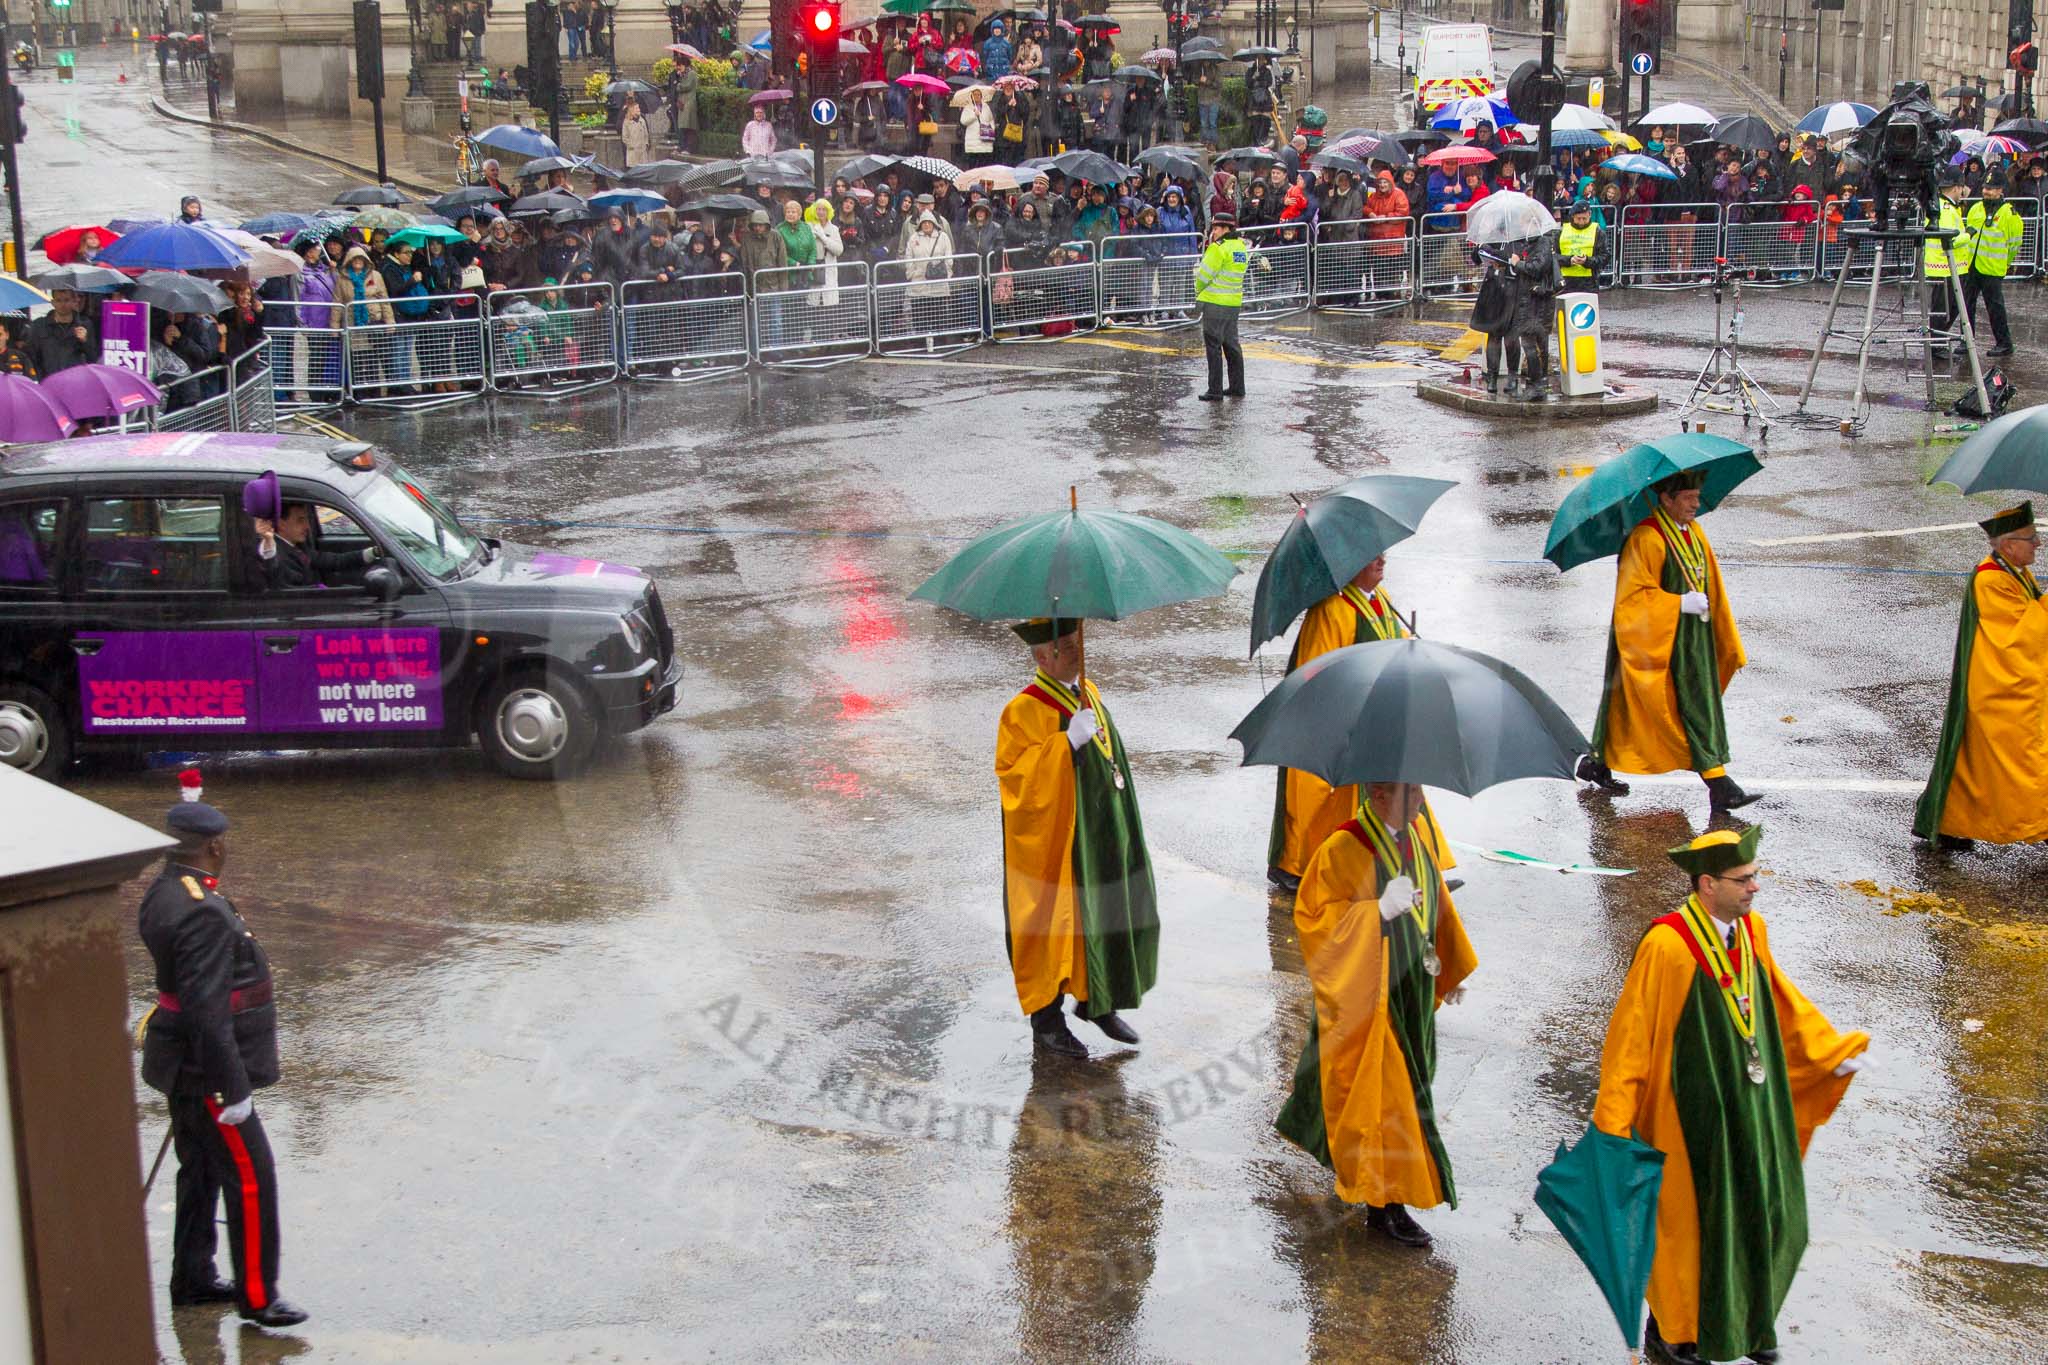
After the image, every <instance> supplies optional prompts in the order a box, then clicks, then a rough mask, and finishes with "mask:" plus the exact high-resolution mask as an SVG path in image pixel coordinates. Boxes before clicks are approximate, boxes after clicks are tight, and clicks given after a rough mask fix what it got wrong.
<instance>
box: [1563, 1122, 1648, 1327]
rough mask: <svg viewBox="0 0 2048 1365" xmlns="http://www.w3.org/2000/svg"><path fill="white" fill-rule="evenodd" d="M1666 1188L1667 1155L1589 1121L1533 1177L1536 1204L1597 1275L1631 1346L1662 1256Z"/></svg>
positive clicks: (1602, 1290) (1594, 1274)
mask: <svg viewBox="0 0 2048 1365" xmlns="http://www.w3.org/2000/svg"><path fill="white" fill-rule="evenodd" d="M1663 1184H1664V1153H1662V1152H1660V1151H1658V1150H1657V1149H1656V1148H1655V1147H1652V1146H1650V1145H1649V1144H1648V1143H1644V1142H1637V1141H1636V1140H1635V1139H1634V1138H1618V1137H1614V1136H1612V1135H1611V1134H1608V1133H1603V1132H1601V1131H1600V1130H1599V1129H1598V1128H1595V1127H1594V1126H1593V1125H1592V1124H1590V1123H1589V1124H1587V1125H1586V1132H1585V1135H1584V1136H1583V1137H1581V1138H1580V1139H1579V1141H1578V1145H1577V1146H1575V1147H1572V1148H1570V1149H1567V1148H1566V1147H1565V1145H1564V1144H1563V1143H1561V1142H1560V1143H1559V1144H1557V1158H1556V1159H1555V1160H1554V1161H1552V1162H1551V1163H1550V1164H1549V1165H1548V1166H1545V1167H1544V1168H1543V1170H1542V1171H1541V1172H1540V1173H1539V1174H1538V1175H1537V1177H1536V1207H1537V1208H1539V1209H1542V1210H1543V1212H1544V1213H1545V1214H1547V1215H1548V1216H1549V1218H1550V1221H1551V1222H1553V1223H1555V1224H1556V1225H1557V1230H1558V1231H1559V1232H1561V1233H1563V1234H1564V1240H1565V1241H1566V1242H1567V1243H1569V1244H1570V1246H1571V1249H1572V1250H1573V1251H1576V1252H1577V1253H1579V1259H1580V1260H1582V1261H1584V1262H1585V1263H1586V1269H1588V1270H1590V1271H1592V1272H1593V1282H1594V1283H1595V1284H1597V1285H1599V1286H1600V1292H1601V1293H1602V1294H1604V1295H1606V1296H1607V1306H1608V1307H1609V1308H1611V1309H1613V1310H1614V1320H1615V1321H1616V1322H1617V1323H1619V1324H1621V1339H1622V1340H1623V1341H1624V1342H1626V1343H1628V1345H1629V1346H1630V1348H1631V1349H1633V1348H1637V1347H1640V1346H1641V1345H1642V1344H1643V1294H1644V1292H1645V1291H1646V1290H1647V1289H1648V1288H1649V1285H1650V1261H1651V1259H1652V1258H1653V1257H1654V1256H1655V1255H1656V1251H1657V1193H1658V1191H1659V1189H1661V1188H1662V1186H1663Z"/></svg>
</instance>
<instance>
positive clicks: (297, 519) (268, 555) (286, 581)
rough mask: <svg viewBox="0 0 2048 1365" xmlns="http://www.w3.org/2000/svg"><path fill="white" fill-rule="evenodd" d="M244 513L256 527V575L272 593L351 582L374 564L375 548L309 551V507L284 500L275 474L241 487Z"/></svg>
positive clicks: (310, 532)
mask: <svg viewBox="0 0 2048 1365" xmlns="http://www.w3.org/2000/svg"><path fill="white" fill-rule="evenodd" d="M242 510H243V511H244V512H246V513H248V514H249V516H250V518H251V520H252V521H253V522H254V523H255V530H256V567H257V574H258V576H259V577H260V578H261V579H262V581H263V584H264V586H265V587H266V588H267V589H269V590H270V591H272V592H277V591H280V590H282V589H287V588H319V587H326V586H329V585H330V584H332V583H334V582H336V581H341V582H349V581H353V580H354V578H355V576H356V574H357V573H358V572H359V571H360V570H361V569H363V568H364V567H365V566H366V565H369V564H372V563H374V562H376V559H377V547H376V546H374V545H371V546H366V547H365V548H363V549H361V550H349V551H336V550H316V549H312V548H311V545H312V540H313V505H312V504H311V503H305V502H285V501H284V500H283V498H282V497H281V495H280V494H279V491H278V486H277V475H275V474H269V473H266V474H262V475H259V476H258V477H256V478H254V479H251V480H249V482H248V483H247V484H246V485H245V486H244V487H243V489H242ZM266 513H268V514H269V515H265V514H266Z"/></svg>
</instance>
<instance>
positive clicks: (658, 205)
mask: <svg viewBox="0 0 2048 1365" xmlns="http://www.w3.org/2000/svg"><path fill="white" fill-rule="evenodd" d="M590 207H592V208H594V209H631V210H633V211H634V212H635V213H653V212H655V211H656V210H657V209H665V208H667V207H668V200H666V199H664V198H662V197H661V196H660V195H658V194H654V193H651V192H649V191H647V190H606V191H605V192H604V193H603V194H594V195H592V196H591V197H590Z"/></svg>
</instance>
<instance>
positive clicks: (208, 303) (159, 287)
mask: <svg viewBox="0 0 2048 1365" xmlns="http://www.w3.org/2000/svg"><path fill="white" fill-rule="evenodd" d="M131 297H133V298H134V299H135V300H136V301H137V302H138V303H146V304H148V305H149V306H150V307H152V308H161V309H163V310H164V311H165V312H167V313H218V312H219V311H220V310H221V309H223V308H226V307H227V306H228V303H229V300H228V296H227V295H226V294H224V293H222V292H221V291H220V289H219V288H218V287H216V286H215V285H213V284H212V283H211V282H209V281H207V280H202V279H196V278H194V277H193V276H191V275H180V274H178V273H177V272H176V271H173V270H150V271H146V272H144V273H143V274H142V275H141V276H140V277H139V278H138V279H137V280H136V281H135V293H134V294H133V295H132V296H131Z"/></svg>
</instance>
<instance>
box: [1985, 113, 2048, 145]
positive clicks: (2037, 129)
mask: <svg viewBox="0 0 2048 1365" xmlns="http://www.w3.org/2000/svg"><path fill="white" fill-rule="evenodd" d="M1991 131H1992V132H1993V133H1994V134H2002V135H2003V136H2005V137H2011V138H2018V139H2019V140H2020V141H2022V142H2029V143H2032V144H2034V145H2035V146H2037V147H2038V146H2040V145H2041V143H2043V142H2048V123H2044V122H2042V121H2041V120H2040V119H2037V118H2009V119H2007V120H2006V121H2005V122H2003V123H2001V124H1998V125H1997V126H1995V127H1994V128H1992V130H1991Z"/></svg>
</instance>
